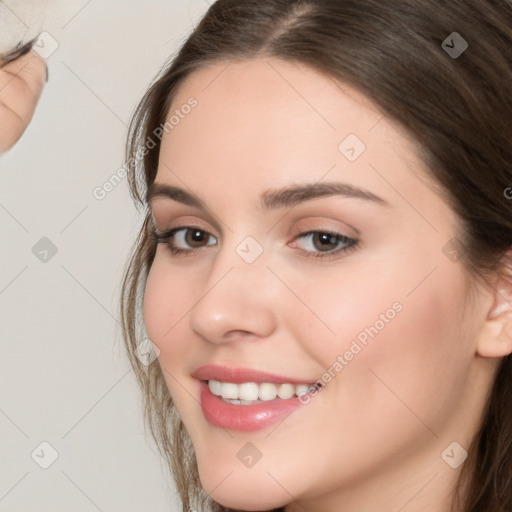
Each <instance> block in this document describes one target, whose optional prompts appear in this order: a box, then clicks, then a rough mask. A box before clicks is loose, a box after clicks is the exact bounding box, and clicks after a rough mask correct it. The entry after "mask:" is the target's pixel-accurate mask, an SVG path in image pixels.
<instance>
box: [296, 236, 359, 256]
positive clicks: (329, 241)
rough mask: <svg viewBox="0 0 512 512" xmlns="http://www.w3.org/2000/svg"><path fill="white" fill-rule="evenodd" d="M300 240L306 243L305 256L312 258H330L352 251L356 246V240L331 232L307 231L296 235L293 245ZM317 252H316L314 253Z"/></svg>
mask: <svg viewBox="0 0 512 512" xmlns="http://www.w3.org/2000/svg"><path fill="white" fill-rule="evenodd" d="M300 239H305V240H306V241H307V243H306V244H304V245H306V248H304V251H305V252H306V253H307V254H306V256H308V257H310V256H312V257H314V258H331V257H333V256H336V255H337V254H339V253H343V252H347V251H349V250H353V249H355V248H356V247H357V245H358V241H357V240H354V239H353V238H349V237H348V236H345V235H342V234H341V233H336V232H333V231H308V232H307V233H302V234H300V235H298V236H297V237H296V238H295V240H294V242H293V243H294V244H296V241H297V240H300ZM317 250H318V252H315V251H317Z"/></svg>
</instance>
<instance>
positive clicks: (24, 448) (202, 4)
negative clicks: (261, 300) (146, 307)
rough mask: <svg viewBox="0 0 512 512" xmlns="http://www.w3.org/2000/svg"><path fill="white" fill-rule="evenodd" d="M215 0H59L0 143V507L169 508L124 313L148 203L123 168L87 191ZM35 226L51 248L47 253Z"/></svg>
mask: <svg viewBox="0 0 512 512" xmlns="http://www.w3.org/2000/svg"><path fill="white" fill-rule="evenodd" d="M10 3H11V7H12V11H13V13H12V16H14V13H15V11H14V9H15V3H16V2H9V1H8V0H5V5H7V6H9V4H10ZM38 3H41V2H38ZM209 3H210V2H208V1H207V0H165V1H164V0H159V1H151V2H143V1H142V0H138V1H134V0H132V1H129V0H118V1H112V0H109V1H106V0H89V1H87V0H81V1H72V2H70V1H69V0H68V1H66V11H60V12H61V14H62V15H64V14H65V15H66V16H67V17H68V19H67V20H65V21H64V22H62V21H60V22H59V23H58V24H57V23H55V21H54V20H47V22H46V25H45V27H43V30H47V31H48V32H49V33H50V34H51V36H52V37H53V38H54V39H55V40H56V41H57V42H58V45H59V46H58V48H57V50H56V51H55V52H54V53H53V54H52V55H51V56H49V57H48V58H47V62H48V65H49V70H50V80H49V82H48V84H47V85H46V87H45V89H44V91H43V95H42V98H41V102H40V104H39V106H38V108H37V110H36V113H35V116H34V120H33V122H32V124H31V125H30V126H29V128H28V130H27V132H26V133H25V135H24V137H23V138H22V139H21V140H20V142H19V143H18V144H17V145H16V146H15V147H14V148H13V149H12V150H11V151H10V152H8V153H6V154H5V155H3V156H2V157H0V182H1V185H0V225H1V239H2V242H1V251H0V254H1V265H0V311H1V321H0V343H1V348H2V351H1V358H0V434H1V435H0V511H3V512H5V511H9V512H17V511H23V512H28V511H37V512H45V511H52V512H57V511H66V512H69V511H77V512H78V511H84V512H85V511H92V512H93V511H97V510H101V511H104V512H107V511H126V512H128V511H144V512H146V511H152V512H158V511H164V510H177V505H173V503H174V501H175V499H176V498H175V497H174V490H173V486H172V483H171V482H170V481H169V478H168V477H167V475H166V473H165V468H164V467H163V465H162V462H161V460H160V458H159V456H158V454H157V451H156V448H155V447H154V445H153V444H152V442H151V440H150V439H149V436H148V437H146V436H145V433H144V425H143V420H142V412H141V399H140V393H139V390H138V388H137V386H136V383H135V379H134V377H133V376H132V374H131V370H130V369H129V366H128V361H127V359H126V356H125V354H124V348H123V346H122V340H121V337H120V329H119V327H118V320H117V317H118V300H119V290H120V282H121V277H122V270H123V267H124V264H125V261H126V258H127V255H128V252H129V250H130V247H131V244H132V241H133V240H134V238H135V235H136V234H137V232H138V228H139V226H140V222H141V220H142V217H141V213H139V212H137V211H136V209H135V207H134V205H133V203H132V202H131V199H130V197H129V194H128V187H127V184H126V179H124V180H123V181H122V182H121V183H120V184H119V185H118V186H117V187H115V188H114V189H113V190H112V191H111V192H109V193H108V194H107V195H106V197H105V198H104V199H103V200H98V199H95V197H94V196H93V190H94V189H95V188H96V187H98V186H102V184H103V183H104V182H105V181H107V180H108V179H109V178H110V177H111V176H112V174H114V173H115V172H116V170H117V169H119V167H120V166H121V165H122V163H123V147H124V141H125V135H126V130H127V124H128V122H129V119H130V115H131V113H132V111H133V109H134V108H135V106H136V104H137V102H138V100H139V99H140V98H141V96H142V94H143V93H144V91H145V89H146V87H147V86H148V85H149V83H150V81H151V80H152V78H153V76H154V75H155V74H156V73H157V72H158V70H159V69H160V67H161V65H162V64H163V62H164V60H165V59H166V58H167V56H169V55H171V54H172V53H173V52H174V51H175V50H176V49H177V48H178V46H179V44H180V43H181V42H182V41H183V40H184V38H185V37H186V36H187V35H188V33H189V32H190V30H191V29H192V27H193V25H194V24H195V23H197V21H198V20H199V18H200V17H201V16H202V15H203V14H204V12H205V11H206V9H207V8H208V6H209ZM5 5H2V4H0V10H2V9H3V12H2V13H1V15H2V18H1V19H2V22H3V20H5V19H9V14H8V13H7V12H6V10H5ZM70 12H71V16H69V13H70ZM19 17H20V19H19V20H18V21H16V20H15V18H14V17H13V18H12V20H11V22H12V23H15V22H16V23H20V22H22V23H24V20H23V19H22V18H21V14H20V16H19ZM26 22H27V25H30V22H31V20H26ZM13 26H14V25H13ZM4 28H5V27H4V26H2V30H4ZM43 237H46V238H48V239H49V240H51V242H52V243H53V244H54V245H55V246H56V248H57V252H56V254H55V255H53V256H51V257H50V255H51V253H49V255H48V259H47V261H45V262H44V261H41V260H40V259H39V258H38V257H36V255H35V254H34V253H33V247H34V246H35V245H36V244H37V243H38V242H39V243H44V242H40V240H41V239H42V238H43ZM43 441H46V442H48V443H50V445H52V446H53V447H54V448H55V450H56V451H57V452H58V458H57V460H56V461H55V462H54V463H53V464H52V465H51V466H50V467H49V468H48V469H42V468H41V467H40V466H39V465H38V464H37V463H36V462H35V461H34V460H33V458H32V457H31V454H32V453H33V451H34V450H35V449H36V448H38V447H39V445H40V443H41V442H43ZM41 450H42V451H41ZM37 453H39V454H40V460H43V459H44V457H48V456H50V452H49V450H48V449H45V448H44V446H43V447H42V448H41V447H40V448H39V451H38V452H37ZM41 454H43V455H41Z"/></svg>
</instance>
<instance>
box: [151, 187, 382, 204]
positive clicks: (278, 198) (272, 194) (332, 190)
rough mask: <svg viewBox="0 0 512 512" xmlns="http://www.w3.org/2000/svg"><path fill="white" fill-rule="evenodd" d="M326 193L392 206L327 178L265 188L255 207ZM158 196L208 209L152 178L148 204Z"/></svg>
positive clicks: (182, 191)
mask: <svg viewBox="0 0 512 512" xmlns="http://www.w3.org/2000/svg"><path fill="white" fill-rule="evenodd" d="M329 196H342V197H348V198H355V199H365V200H367V201H371V202H374V203H376V204H378V205H381V206H386V207H390V206H391V205H390V204H389V203H388V202H387V201H386V200H384V199H383V198H382V197H379V196H377V195H375V194H374V193H373V192H370V191H369V190H365V189H363V188H359V187H355V186H353V185H350V184H348V183H339V182H329V183H312V184H301V185H294V186H290V187H285V188H282V189H269V190H266V191H265V192H263V194H262V195H261V196H260V201H259V202H258V208H259V209H260V210H263V211H269V210H273V209H276V208H289V207H292V206H296V205H298V204H300V203H303V202H305V201H310V200H312V199H319V198H321V197H329ZM158 198H166V199H172V200H174V201H177V202H179V203H183V204H186V205H188V206H193V207H196V208H200V209H202V210H207V207H206V204H205V203H204V202H203V201H202V200H201V199H200V198H199V197H198V196H196V195H195V194H193V193H191V192H187V191H186V190H184V189H182V188H179V187H175V186H172V185H166V184H164V183H156V182H155V183H153V184H152V185H151V186H150V187H149V188H148V191H147V193H146V202H147V204H148V205H149V206H151V204H152V203H153V202H154V201H155V200H156V199H158Z"/></svg>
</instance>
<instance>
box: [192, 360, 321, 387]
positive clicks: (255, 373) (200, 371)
mask: <svg viewBox="0 0 512 512" xmlns="http://www.w3.org/2000/svg"><path fill="white" fill-rule="evenodd" d="M192 377H194V378H196V379H198V380H218V381H221V382H233V383H235V384H241V383H242V382H258V383H261V382H272V383H275V384H283V383H287V382H289V383H290V384H313V382H310V381H307V380H304V379H294V378H292V377H286V376H282V375H277V374H275V373H269V372H264V371H261V370H254V369H252V368H240V367H238V368H232V367H231V368H230V367H227V366H221V365H218V364H207V365H204V366H200V367H199V368H196V370H195V371H194V373H193V374H192Z"/></svg>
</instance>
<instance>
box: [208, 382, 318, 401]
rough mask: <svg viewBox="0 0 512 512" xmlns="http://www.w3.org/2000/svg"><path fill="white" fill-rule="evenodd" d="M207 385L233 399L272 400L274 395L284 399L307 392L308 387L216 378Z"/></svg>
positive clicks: (226, 397) (215, 392) (305, 385)
mask: <svg viewBox="0 0 512 512" xmlns="http://www.w3.org/2000/svg"><path fill="white" fill-rule="evenodd" d="M208 387H209V388H210V391H211V392H212V393H213V394H214V395H217V396H221V397H222V398H225V399H233V400H238V399H240V400H258V399H260V400H274V398H275V397H276V396H278V397H279V398H283V399H286V398H292V397H293V396H295V395H297V396H299V395H301V394H304V393H307V392H308V388H309V386H308V385H307V384H288V383H285V384H273V383H271V382H263V383H261V384H258V383H256V382H243V383H242V384H235V383H233V382H220V381H218V380H209V381H208Z"/></svg>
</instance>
